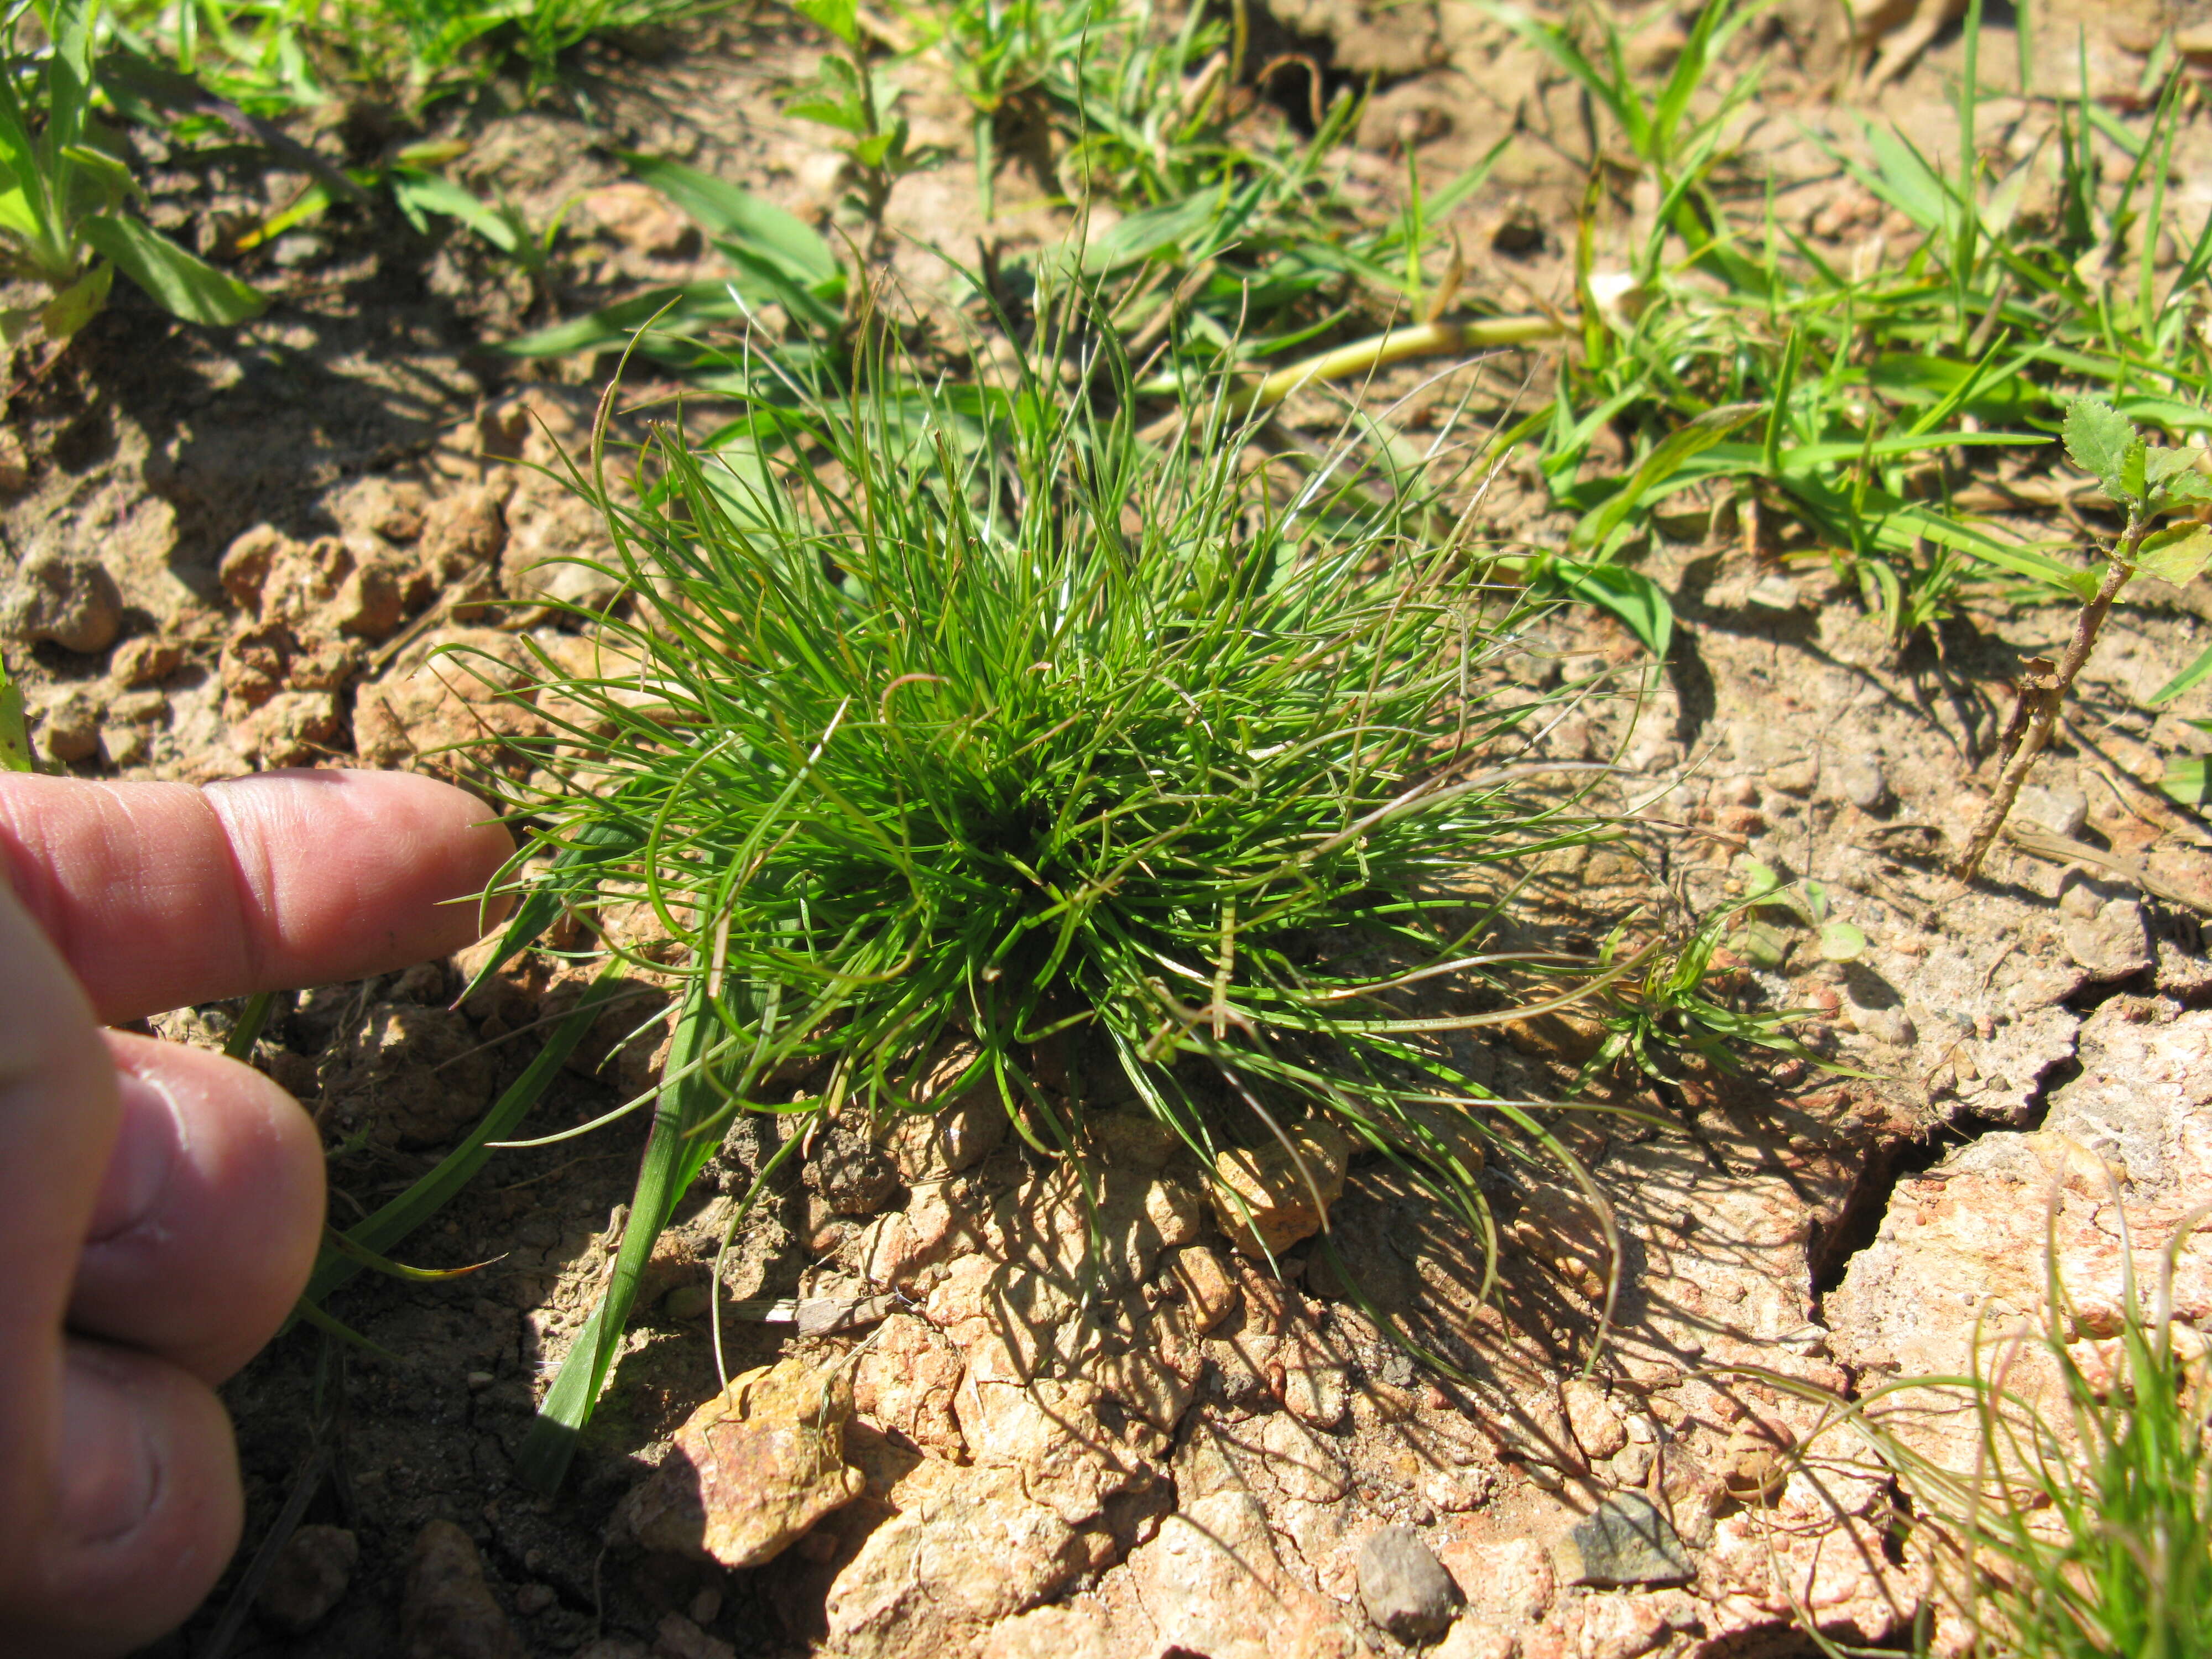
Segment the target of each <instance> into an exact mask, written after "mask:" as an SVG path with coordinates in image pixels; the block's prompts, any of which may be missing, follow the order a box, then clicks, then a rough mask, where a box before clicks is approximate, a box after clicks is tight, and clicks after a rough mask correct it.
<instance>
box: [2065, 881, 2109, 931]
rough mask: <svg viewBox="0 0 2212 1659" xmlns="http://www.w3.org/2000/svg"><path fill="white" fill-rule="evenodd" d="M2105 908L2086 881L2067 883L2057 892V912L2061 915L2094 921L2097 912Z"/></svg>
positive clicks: (2097, 894) (2102, 900)
mask: <svg viewBox="0 0 2212 1659" xmlns="http://www.w3.org/2000/svg"><path fill="white" fill-rule="evenodd" d="M2103 908H2105V901H2104V899H2103V898H2102V896H2100V895H2099V893H2098V891H2097V890H2096V889H2095V888H2093V887H2092V886H2090V885H2089V884H2088V883H2087V882H2086V881H2069V882H2068V883H2067V884H2065V886H2063V887H2062V888H2061V889H2060V890H2059V892H2058V912H2059V914H2060V915H2067V916H2077V917H2079V918H2080V919H2081V920H2082V921H2095V920H2096V918H2097V912H2098V911H2100V910H2101V909H2103Z"/></svg>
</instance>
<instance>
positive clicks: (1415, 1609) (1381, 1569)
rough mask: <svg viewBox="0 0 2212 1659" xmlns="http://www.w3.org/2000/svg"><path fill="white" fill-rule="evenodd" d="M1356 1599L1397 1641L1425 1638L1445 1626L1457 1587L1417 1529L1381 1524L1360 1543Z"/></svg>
mask: <svg viewBox="0 0 2212 1659" xmlns="http://www.w3.org/2000/svg"><path fill="white" fill-rule="evenodd" d="M1359 1600H1360V1602H1361V1604H1362V1605H1363V1606H1364V1607H1366V1609H1367V1616H1368V1617H1369V1618H1370V1619H1372V1620H1374V1621H1375V1622H1376V1624H1378V1625H1380V1626H1382V1627H1383V1629H1384V1630H1386V1631H1389V1632H1390V1634H1391V1635H1393V1636H1395V1637H1396V1638H1398V1639H1399V1640H1400V1641H1401V1642H1425V1641H1430V1640H1432V1639H1434V1638H1437V1637H1439V1636H1441V1635H1443V1633H1444V1632H1445V1630H1446V1629H1447V1628H1449V1626H1450V1624H1451V1621H1452V1610H1453V1607H1454V1605H1455V1602H1456V1601H1457V1600H1458V1591H1457V1590H1456V1589H1455V1587H1454V1585H1453V1583H1452V1581H1451V1575H1450V1574H1449V1573H1447V1572H1446V1571H1444V1570H1443V1564H1442V1563H1441V1562H1439V1561H1438V1560H1437V1558H1436V1557H1435V1556H1433V1555H1431V1554H1430V1553H1429V1547H1428V1546H1427V1545H1425V1544H1424V1543H1423V1542H1422V1541H1421V1535H1420V1534H1419V1533H1417V1532H1415V1531H1414V1530H1413V1528H1411V1527H1402V1526H1401V1527H1385V1528H1383V1530H1382V1531H1380V1532H1378V1533H1376V1534H1375V1535H1374V1536H1373V1537H1371V1538H1370V1539H1369V1540H1368V1541H1366V1542H1365V1543H1364V1544H1363V1545H1361V1546H1360V1549H1359Z"/></svg>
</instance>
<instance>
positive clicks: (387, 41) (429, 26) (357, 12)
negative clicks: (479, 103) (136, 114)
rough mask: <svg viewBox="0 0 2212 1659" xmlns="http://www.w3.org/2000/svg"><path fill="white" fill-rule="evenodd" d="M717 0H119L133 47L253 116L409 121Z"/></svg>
mask: <svg viewBox="0 0 2212 1659" xmlns="http://www.w3.org/2000/svg"><path fill="white" fill-rule="evenodd" d="M717 3H718V0H182V3H176V4H171V3H167V0H122V3H120V4H119V5H118V8H117V10H118V23H120V24H121V25H122V26H123V27H122V33H123V37H124V39H125V41H126V42H127V43H129V44H131V45H132V46H136V47H138V48H140V49H142V50H144V51H146V52H149V55H154V56H158V57H159V58H163V59H166V60H167V61H168V62H170V63H173V64H174V65H175V66H176V67H177V68H178V69H179V70H182V71H183V72H184V73H185V74H186V75H191V76H197V77H198V78H199V80H200V81H201V82H202V83H203V84H204V85H205V86H207V87H208V88H210V89H211V90H213V91H214V92H216V93H217V94H219V95H221V96H222V97H224V98H227V99H229V100H232V101H233V102H234V103H236V104H238V105H239V106H240V107H241V108H244V109H246V110H248V111H250V112H252V113H254V114H256V115H264V116H279V115H287V114H292V113H295V112H300V111H303V110H312V109H317V108H320V107H322V106H325V105H328V104H331V103H333V102H341V101H347V100H356V99H362V98H369V99H380V100H388V101H390V102H392V103H393V104H395V105H397V106H398V107H399V108H401V109H402V110H404V112H408V113H409V114H410V115H413V114H419V113H420V112H422V110H423V109H424V108H425V107H426V106H428V105H430V104H432V103H435V102H436V101H438V100H441V99H443V98H447V97H451V96H454V95H456V94H468V93H471V92H473V91H476V90H477V89H480V88H482V87H483V86H484V85H485V84H486V83H487V82H489V81H490V80H492V79H493V78H494V77H495V76H501V75H504V74H516V75H519V76H520V79H521V80H522V82H523V83H524V89H525V91H526V94H528V95H531V96H535V95H537V94H539V93H541V92H543V91H544V90H545V89H546V88H549V87H550V86H552V85H553V84H554V83H555V82H556V81H557V80H558V79H559V76H560V75H561V72H562V58H563V56H564V55H565V54H567V53H568V52H571V51H573V50H574V48H575V47H577V46H581V45H582V44H583V43H584V42H585V41H586V40H590V39H592V37H593V36H595V35H602V34H607V33H615V32H617V31H622V30H636V29H646V28H653V27H665V26H666V25H668V24H671V23H674V22H678V21H683V20H684V19H686V18H690V17H695V16H697V15H701V14H702V13H704V12H707V11H709V10H712V9H714V8H715V6H716V4H717Z"/></svg>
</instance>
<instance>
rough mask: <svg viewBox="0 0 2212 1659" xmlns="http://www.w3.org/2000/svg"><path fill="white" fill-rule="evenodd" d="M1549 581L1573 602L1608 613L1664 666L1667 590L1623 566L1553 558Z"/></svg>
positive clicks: (1670, 621) (1670, 641)
mask: <svg viewBox="0 0 2212 1659" xmlns="http://www.w3.org/2000/svg"><path fill="white" fill-rule="evenodd" d="M1550 573H1551V578H1552V580H1553V582H1554V583H1555V584H1556V585H1557V586H1559V588H1560V589H1561V591H1563V592H1565V593H1567V594H1568V595H1569V596H1571V598H1574V599H1580V600H1582V601H1583V603H1585V604H1587V605H1596V606H1597V607H1598V608H1599V609H1600V610H1601V611H1610V612H1611V613H1612V614H1613V616H1615V617H1619V618H1620V620H1621V622H1623V623H1626V625H1627V628H1628V631H1629V632H1630V633H1632V634H1633V635H1636V637H1637V638H1638V640H1639V641H1642V642H1643V645H1644V649H1645V650H1647V651H1649V652H1650V653H1651V654H1652V655H1653V656H1654V657H1656V658H1657V659H1659V660H1660V661H1662V662H1664V661H1665V660H1666V659H1667V653H1668V650H1669V649H1670V648H1671V647H1673V645H1674V605H1672V604H1670V603H1669V602H1668V598H1667V591H1666V589H1664V588H1662V587H1661V586H1659V584H1658V583H1656V582H1655V581H1653V580H1651V578H1650V577H1649V576H1647V575H1644V574H1643V573H1642V572H1641V571H1637V570H1631V569H1629V568H1627V567H1626V566H1625V565H1618V564H1591V563H1588V562H1584V561H1583V560H1580V559H1569V558H1565V557H1554V558H1553V560H1552V561H1551V564H1550Z"/></svg>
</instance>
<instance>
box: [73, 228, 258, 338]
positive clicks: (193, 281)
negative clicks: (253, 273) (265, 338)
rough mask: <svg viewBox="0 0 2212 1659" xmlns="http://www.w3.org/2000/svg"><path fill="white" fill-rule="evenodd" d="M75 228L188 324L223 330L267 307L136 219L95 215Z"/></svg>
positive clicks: (253, 291) (243, 286) (241, 285)
mask: <svg viewBox="0 0 2212 1659" xmlns="http://www.w3.org/2000/svg"><path fill="white" fill-rule="evenodd" d="M77 229H78V231H79V233H80V234H82V236H83V238H84V240H86V241H87V242H88V243H90V244H91V245H92V246H93V247H94V250H96V251H97V252H99V253H100V254H101V255H102V256H103V257H105V258H108V259H111V260H112V261H114V264H115V267H116V269H117V270H120V271H121V272H122V273H123V274H124V275H125V276H128V277H129V278H130V279H131V281H132V282H134V283H137V284H138V286H139V287H141V288H143V289H145V290H146V292H147V293H149V294H150V295H153V296H154V298H155V300H157V301H160V302H161V305H162V307H164V308H165V309H166V310H167V311H168V312H169V313H171V314H172V315H173V316H177V317H181V318H183V319H184V320H185V321H186V322H188V323H203V324H208V325H215V326H228V325H231V324H234V323H242V322H244V321H245V320H246V319H247V318H249V317H258V316H259V315H260V314H261V313H262V311H263V310H264V308H266V307H267V306H268V304H269V301H267V300H266V299H265V298H264V297H263V295H261V294H260V293H259V292H258V291H257V290H256V289H252V288H249V287H247V286H246V284H245V283H241V282H240V281H239V280H238V278H236V277H235V276H226V275H225V274H224V273H222V271H220V270H216V268H215V267H214V266H213V265H211V264H208V263H207V262H206V261H205V260H204V259H202V258H199V257H198V256H197V255H196V254H191V253H187V252H185V251H184V249H182V248H180V247H179V246H177V245H176V244H175V243H174V242H173V241H171V240H169V239H168V238H167V237H166V236H164V235H162V234H161V232H159V231H157V230H155V228H153V227H152V226H150V225H146V224H143V223H141V222H139V221H137V220H136V219H126V218H125V217H124V216H122V215H120V214H115V213H98V214H94V216H92V217H91V218H89V219H87V220H85V221H84V222H82V224H81V225H79V226H78V227H77Z"/></svg>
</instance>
